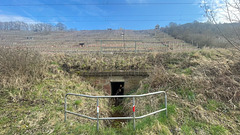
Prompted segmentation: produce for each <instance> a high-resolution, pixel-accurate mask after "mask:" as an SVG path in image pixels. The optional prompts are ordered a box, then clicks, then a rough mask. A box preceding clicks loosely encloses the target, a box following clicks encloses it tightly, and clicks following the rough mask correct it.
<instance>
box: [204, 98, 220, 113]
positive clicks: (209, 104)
mask: <svg viewBox="0 0 240 135" xmlns="http://www.w3.org/2000/svg"><path fill="white" fill-rule="evenodd" d="M222 106H223V105H222V103H220V102H217V101H216V100H208V102H207V104H205V105H204V108H205V109H206V110H210V111H216V110H217V109H218V108H220V107H222Z"/></svg>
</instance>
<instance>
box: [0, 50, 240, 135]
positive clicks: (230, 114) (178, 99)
mask: <svg viewBox="0 0 240 135" xmlns="http://www.w3.org/2000/svg"><path fill="white" fill-rule="evenodd" d="M231 54H232V53H231V52H230V51H228V50H220V52H219V51H216V50H200V51H197V52H189V53H177V54H161V55H160V54H159V55H158V54H157V55H156V54H153V57H152V58H154V59H157V60H158V61H157V62H156V61H155V65H156V66H155V69H154V71H153V74H152V75H150V77H149V78H147V79H146V80H144V81H142V86H141V87H140V88H139V89H138V90H137V91H136V92H135V93H137V94H140V93H146V92H152V91H157V90H166V91H167V92H168V117H166V116H165V112H162V113H160V114H158V115H155V116H152V117H147V118H145V119H142V120H137V125H136V131H133V130H132V122H129V123H127V124H126V125H125V126H124V127H123V128H121V129H114V128H109V127H106V126H104V123H101V129H100V134H239V133H240V128H239V127H240V126H239V121H240V117H239V107H240V105H239V99H237V97H234V92H235V91H236V92H237V91H239V83H240V82H239V78H240V77H239V70H237V69H239V53H236V54H234V55H233V56H232V55H231ZM148 59H149V60H150V59H151V58H150V57H149V58H148ZM48 70H49V71H48V72H47V73H46V74H45V77H44V79H43V80H42V81H40V82H39V83H37V84H34V85H33V86H32V87H31V89H30V90H28V91H20V90H18V88H12V89H1V93H0V94H1V99H0V106H1V108H2V109H1V110H0V134H49V133H51V134H96V133H97V132H96V130H95V129H96V127H95V121H88V120H86V119H80V118H77V117H74V116H70V115H69V117H68V121H67V123H64V121H63V120H64V112H63V109H64V108H63V104H64V95H65V94H66V93H67V92H73V93H85V94H91V95H103V94H104V93H103V92H101V91H99V90H95V89H94V88H92V87H91V86H90V84H89V83H88V82H85V81H84V80H83V78H81V77H77V76H75V75H69V74H68V73H66V72H65V71H63V70H62V68H61V66H60V65H59V64H58V62H56V60H54V59H53V60H50V62H49V65H48ZM224 77H225V78H224ZM237 86H238V87H237ZM215 90H217V91H215ZM223 90H225V91H223ZM226 91H227V92H226ZM222 93H224V94H222ZM231 93H233V94H232V95H231ZM231 96H232V97H234V98H231ZM235 96H236V95H235ZM94 103H95V102H94V101H89V102H87V101H85V100H82V99H76V98H73V99H72V100H71V101H69V109H70V110H73V111H81V110H82V109H83V112H84V113H86V114H89V115H94V113H92V112H91V111H89V110H91V109H92V110H94V109H95V108H94ZM139 103H142V107H143V110H144V108H145V109H146V104H145V103H146V100H143V101H141V102H140V101H139ZM101 104H102V105H103V106H104V107H103V108H101V113H102V114H101V115H105V116H107V115H108V113H109V112H108V111H107V110H108V109H109V108H108V107H107V106H108V103H107V101H101ZM151 107H152V106H150V108H151ZM88 108H91V109H88ZM148 108H149V107H148ZM137 109H138V110H140V109H142V108H141V107H139V108H137ZM143 113H144V112H143Z"/></svg>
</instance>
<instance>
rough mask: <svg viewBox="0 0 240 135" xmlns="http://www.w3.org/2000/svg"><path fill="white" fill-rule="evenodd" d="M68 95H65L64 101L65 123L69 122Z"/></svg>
mask: <svg viewBox="0 0 240 135" xmlns="http://www.w3.org/2000/svg"><path fill="white" fill-rule="evenodd" d="M66 110H67V95H65V99H64V122H66V121H67V112H66Z"/></svg>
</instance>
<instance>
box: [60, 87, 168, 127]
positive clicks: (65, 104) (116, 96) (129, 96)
mask: <svg viewBox="0 0 240 135" xmlns="http://www.w3.org/2000/svg"><path fill="white" fill-rule="evenodd" d="M161 93H164V96H165V108H163V109H160V110H157V111H154V112H151V113H148V114H146V115H142V116H139V117H135V97H145V96H150V95H156V94H161ZM68 95H73V96H80V97H88V98H96V99H97V117H96V118H95V117H89V116H86V115H82V114H79V113H75V112H71V111H68V110H67V96H68ZM118 97H125V98H133V117H105V118H99V101H98V99H99V98H118ZM162 111H166V116H167V94H166V92H165V91H158V92H152V93H147V94H142V95H114V96H91V95H84V94H74V93H67V94H66V95H65V100H64V121H65V122H66V120H67V113H69V114H73V115H77V116H80V117H83V118H87V119H91V120H97V130H99V120H116V119H122V120H127V119H130V120H133V129H134V130H135V120H136V119H142V118H145V117H147V116H150V115H153V114H156V113H159V112H162Z"/></svg>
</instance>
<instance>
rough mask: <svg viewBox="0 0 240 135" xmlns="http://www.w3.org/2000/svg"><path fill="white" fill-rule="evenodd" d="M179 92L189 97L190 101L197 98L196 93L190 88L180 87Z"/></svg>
mask: <svg viewBox="0 0 240 135" xmlns="http://www.w3.org/2000/svg"><path fill="white" fill-rule="evenodd" d="M176 92H177V94H180V95H181V96H182V97H184V98H187V99H188V100H189V101H193V100H195V98H196V97H195V93H194V92H193V91H192V90H190V89H189V88H180V89H178V90H177V91H176Z"/></svg>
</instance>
